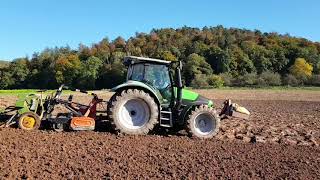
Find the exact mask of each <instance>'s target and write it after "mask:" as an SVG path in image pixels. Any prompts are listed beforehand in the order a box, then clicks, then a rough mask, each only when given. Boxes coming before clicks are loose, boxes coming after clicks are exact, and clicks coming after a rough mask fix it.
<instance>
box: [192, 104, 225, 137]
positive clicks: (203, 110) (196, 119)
mask: <svg viewBox="0 0 320 180" xmlns="http://www.w3.org/2000/svg"><path fill="white" fill-rule="evenodd" d="M219 127H220V118H219V116H218V114H217V112H216V110H214V109H213V108H212V107H208V106H206V105H202V106H200V107H196V108H195V109H194V110H192V111H191V112H190V114H189V116H188V119H187V127H186V130H187V132H188V134H189V136H194V137H197V138H201V139H208V138H212V137H214V136H215V135H216V134H217V133H218V132H219Z"/></svg>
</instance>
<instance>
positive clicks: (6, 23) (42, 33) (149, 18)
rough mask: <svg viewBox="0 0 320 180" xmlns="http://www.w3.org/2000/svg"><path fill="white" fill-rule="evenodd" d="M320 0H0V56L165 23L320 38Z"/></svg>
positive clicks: (131, 32) (145, 29)
mask: <svg viewBox="0 0 320 180" xmlns="http://www.w3.org/2000/svg"><path fill="white" fill-rule="evenodd" d="M319 10H320V1H319V0H264V1H263V0H260V1H259V0H193V1H192V0H162V1H161V0H157V1H156V0H140V1H139V0H114V1H111V0H109V1H108V0H90V1H89V0H28V1H24V0H2V1H1V2H0V59H6V60H11V59H13V58H17V57H23V56H26V55H28V56H31V55H32V54H33V52H39V51H41V50H43V49H44V48H46V47H55V46H65V45H69V46H71V47H72V48H77V47H78V44H79V43H83V44H86V45H91V44H92V43H94V42H98V41H100V40H101V39H102V38H104V37H109V39H111V40H112V39H114V38H115V37H117V36H122V37H124V38H128V37H130V36H133V35H134V34H135V33H136V32H150V30H151V29H152V28H162V27H173V28H177V27H181V26H184V25H186V26H192V27H203V26H216V25H223V26H225V27H237V28H247V29H259V30H261V31H264V32H271V31H272V32H279V33H289V34H291V35H293V36H299V37H304V38H308V39H310V40H312V41H320V11H319Z"/></svg>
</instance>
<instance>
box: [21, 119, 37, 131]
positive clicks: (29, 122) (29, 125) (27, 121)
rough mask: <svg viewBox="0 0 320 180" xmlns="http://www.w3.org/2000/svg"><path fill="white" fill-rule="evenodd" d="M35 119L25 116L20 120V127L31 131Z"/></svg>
mask: <svg viewBox="0 0 320 180" xmlns="http://www.w3.org/2000/svg"><path fill="white" fill-rule="evenodd" d="M35 124H36V119H35V118H34V117H31V116H26V117H24V118H23V119H22V126H23V127H25V128H28V129H31V128H33V127H34V126H35Z"/></svg>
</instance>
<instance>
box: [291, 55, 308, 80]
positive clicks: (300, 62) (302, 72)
mask: <svg viewBox="0 0 320 180" xmlns="http://www.w3.org/2000/svg"><path fill="white" fill-rule="evenodd" d="M312 70H313V67H312V65H311V64H309V63H307V62H306V60H305V59H303V58H297V59H296V60H295V62H294V64H293V65H292V66H291V67H290V72H291V74H293V75H294V76H295V77H296V78H298V79H300V80H302V81H305V80H307V79H308V78H310V77H311V76H312Z"/></svg>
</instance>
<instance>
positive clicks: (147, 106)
mask: <svg viewBox="0 0 320 180" xmlns="http://www.w3.org/2000/svg"><path fill="white" fill-rule="evenodd" d="M108 114H109V119H110V120H111V123H112V125H113V126H114V128H115V129H116V130H117V131H119V132H120V133H125V134H147V133H148V132H149V131H150V130H152V129H153V128H154V126H155V124H157V123H158V116H159V108H158V105H157V104H156V103H155V102H154V99H153V98H152V97H151V96H150V95H149V94H148V93H145V92H144V91H142V90H137V89H128V90H126V91H123V92H122V93H121V94H116V95H115V97H113V98H112V101H111V102H110V105H109V107H108Z"/></svg>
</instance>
